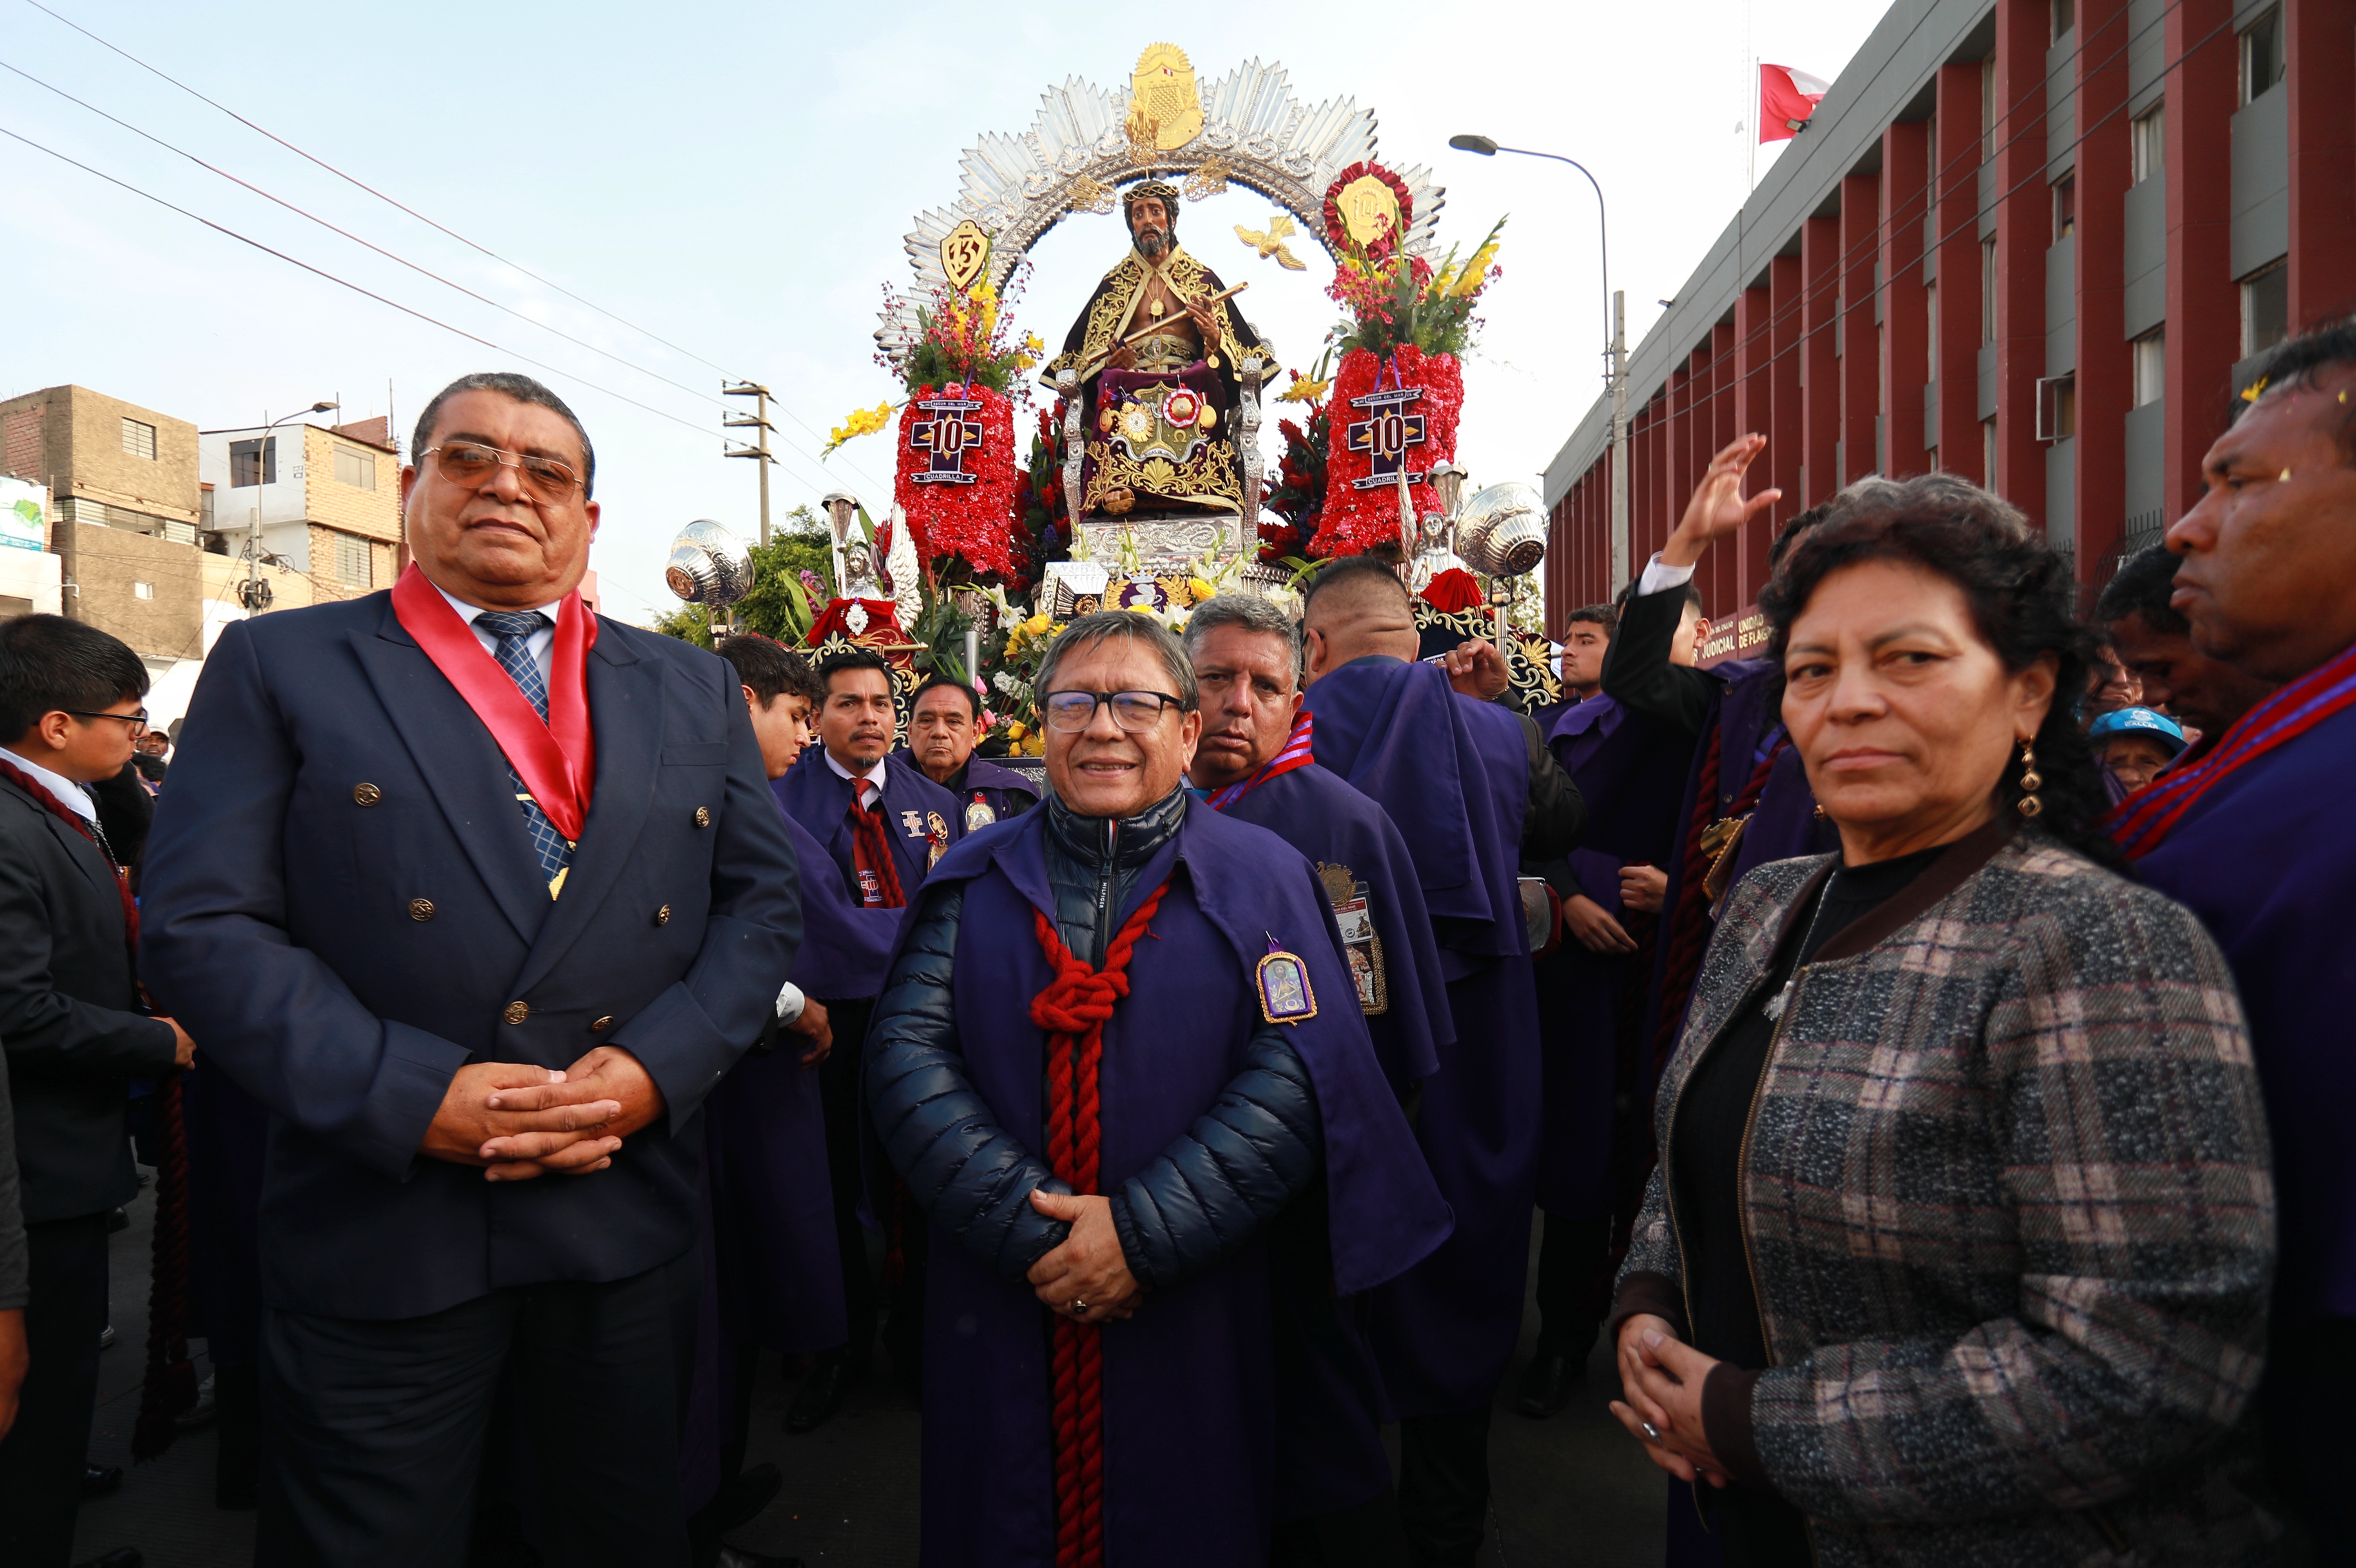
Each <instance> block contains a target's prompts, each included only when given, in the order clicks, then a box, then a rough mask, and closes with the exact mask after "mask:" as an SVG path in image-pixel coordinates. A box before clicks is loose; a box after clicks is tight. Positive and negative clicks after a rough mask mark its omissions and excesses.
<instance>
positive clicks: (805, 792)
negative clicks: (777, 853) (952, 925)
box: [769, 746, 965, 1000]
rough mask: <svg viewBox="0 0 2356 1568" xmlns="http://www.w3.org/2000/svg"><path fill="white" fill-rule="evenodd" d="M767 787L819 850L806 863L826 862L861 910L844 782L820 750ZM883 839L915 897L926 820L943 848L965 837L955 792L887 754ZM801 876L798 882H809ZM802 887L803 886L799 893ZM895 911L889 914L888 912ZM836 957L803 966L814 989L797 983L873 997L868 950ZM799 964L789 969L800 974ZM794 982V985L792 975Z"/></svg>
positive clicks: (873, 969) (831, 995)
mask: <svg viewBox="0 0 2356 1568" xmlns="http://www.w3.org/2000/svg"><path fill="white" fill-rule="evenodd" d="M769 792H770V793H771V794H772V795H776V797H777V804H778V805H782V806H784V807H785V808H786V815H787V816H789V817H791V818H792V819H793V820H794V821H796V822H798V823H799V824H801V826H802V828H803V830H804V831H806V832H807V833H808V834H809V836H810V837H812V838H815V839H817V840H818V842H819V847H820V848H822V849H823V850H824V851H825V855H824V856H823V857H822V858H819V859H813V860H811V861H809V862H808V863H809V864H810V865H813V866H816V865H820V864H823V863H824V860H826V859H831V860H832V861H833V862H834V867H835V869H836V871H837V872H838V873H839V874H840V875H841V879H842V891H843V893H844V895H845V897H847V898H848V899H849V900H850V901H851V904H852V905H853V906H854V907H860V908H864V907H865V905H864V903H863V902H862V900H861V898H860V891H859V868H858V865H857V863H856V861H855V860H854V859H853V858H852V856H851V781H850V780H849V779H846V778H844V777H843V776H842V775H841V774H840V773H836V772H835V771H834V770H833V769H832V768H830V767H828V766H827V765H826V748H824V747H823V746H812V747H810V748H809V750H807V751H805V752H803V753H802V756H801V761H799V762H798V763H795V764H794V765H793V766H792V767H791V768H789V769H787V771H786V774H785V776H784V777H783V778H779V779H772V780H771V781H770V782H769ZM883 818H884V836H885V837H887V838H888V839H890V841H891V844H892V859H893V861H894V866H895V867H896V869H898V871H899V873H900V891H901V892H902V894H903V895H905V897H906V899H907V901H909V902H910V903H914V902H916V889H917V887H918V886H919V885H921V884H922V883H923V881H924V880H925V873H926V870H927V869H929V867H930V866H931V864H932V841H933V836H934V835H935V833H936V831H937V830H936V829H935V827H933V823H934V820H935V819H936V818H937V819H938V820H939V822H940V824H941V829H942V830H945V831H940V837H941V838H942V841H943V843H944V844H945V845H954V844H955V843H956V842H957V841H958V839H960V838H962V837H965V814H964V813H963V812H962V811H960V810H959V809H958V801H957V797H956V796H955V795H951V794H949V792H948V791H947V790H945V789H943V788H942V787H941V786H940V785H938V784H935V783H934V782H933V781H932V780H930V779H928V778H926V776H925V774H924V771H923V770H922V769H920V768H918V767H917V766H916V763H915V762H914V761H913V760H911V759H910V758H908V757H907V756H906V755H905V754H904V753H901V752H894V753H893V754H892V755H891V756H890V757H888V758H887V759H886V760H885V762H884V765H883ZM814 880H817V879H816V878H815V877H814V876H805V877H804V878H803V881H804V882H805V883H808V882H810V881H814ZM805 891H807V890H805ZM892 913H893V914H894V916H895V917H896V916H897V915H898V914H899V911H897V910H894V911H893V912H892ZM838 956H841V957H842V958H843V960H844V962H843V963H842V964H841V965H840V966H838V967H831V968H827V969H814V970H812V971H810V973H811V974H812V975H814V976H816V977H817V978H818V980H819V986H818V987H817V988H816V989H812V988H811V987H808V986H804V987H802V988H803V989H804V990H806V991H809V994H810V995H811V996H814V997H825V998H828V999H829V1000H834V999H840V998H849V997H873V996H874V995H875V994H876V993H877V992H879V991H881V990H882V989H883V964H882V963H881V962H880V961H871V959H872V958H873V955H872V954H869V953H867V952H864V951H854V952H851V953H849V954H845V955H838ZM801 972H802V971H800V970H799V969H797V970H796V973H797V974H799V973H801ZM796 984H800V982H799V981H798V980H797V981H796Z"/></svg>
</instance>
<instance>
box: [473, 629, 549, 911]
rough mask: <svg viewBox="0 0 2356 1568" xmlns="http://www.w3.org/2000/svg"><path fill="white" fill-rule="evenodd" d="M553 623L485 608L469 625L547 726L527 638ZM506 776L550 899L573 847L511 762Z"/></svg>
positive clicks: (543, 691)
mask: <svg viewBox="0 0 2356 1568" xmlns="http://www.w3.org/2000/svg"><path fill="white" fill-rule="evenodd" d="M475 624H476V625H477V626H479V627H481V628H482V629H483V630H484V631H486V632H488V633H490V635H492V636H494V637H496V638H498V652H497V653H496V654H494V655H493V657H494V658H496V659H498V661H499V667H500V668H501V669H503V670H505V671H507V672H508V678H509V680H512V681H514V682H515V683H516V689H517V690H518V691H520V692H522V693H523V696H524V700H525V701H527V702H529V703H530V704H531V706H532V710H533V711H534V712H536V713H538V714H539V715H540V721H541V723H543V724H545V723H547V722H548V682H547V681H546V680H545V679H544V678H542V677H541V673H540V664H539V661H537V660H536V659H534V658H533V657H532V656H531V647H530V644H531V638H532V634H533V633H535V632H537V631H539V630H540V629H541V627H543V626H552V625H554V624H556V623H554V622H553V621H551V620H550V619H549V618H548V617H547V616H546V615H543V614H541V613H540V612H539V611H537V610H486V611H484V612H483V613H481V614H479V615H477V616H476V617H475ZM508 778H509V781H510V782H512V783H513V784H514V785H515V797H516V804H517V805H519V806H521V807H522V808H523V825H524V828H525V830H526V831H527V832H529V833H530V835H531V848H532V851H533V852H534V853H535V854H537V855H538V856H539V857H540V869H541V872H542V874H544V875H545V876H546V877H547V878H548V896H549V897H550V898H554V897H555V896H556V895H557V894H558V893H559V892H561V891H563V888H564V871H565V868H567V867H568V866H570V865H572V863H573V845H572V843H571V842H570V841H569V840H567V839H566V838H565V837H564V835H562V833H559V832H558V831H557V830H556V824H554V823H552V822H551V821H549V819H548V813H546V812H544V811H542V810H541V808H540V802H538V801H536V800H534V799H532V797H531V792H530V790H528V789H526V788H524V784H523V779H522V777H521V776H520V775H519V774H518V773H517V772H516V771H515V767H514V764H512V763H510V764H509V767H508Z"/></svg>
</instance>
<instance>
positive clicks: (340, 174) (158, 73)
mask: <svg viewBox="0 0 2356 1568" xmlns="http://www.w3.org/2000/svg"><path fill="white" fill-rule="evenodd" d="M25 3H26V4H27V5H30V6H32V7H33V9H35V10H36V11H38V12H40V13H42V14H43V15H44V16H49V17H51V18H53V19H55V20H57V21H59V22H62V23H64V24H65V25H66V26H67V27H71V28H72V29H73V30H74V31H75V32H77V33H80V35H81V36H82V37H86V38H88V39H89V40H90V41H91V42H92V43H94V44H97V45H98V46H99V47H101V48H105V49H108V50H110V51H112V53H114V54H117V55H120V56H122V57H123V59H127V60H129V61H130V62H131V63H132V64H133V65H135V66H137V67H138V68H139V69H142V70H144V71H146V72H147V73H149V74H150V75H152V76H155V77H157V78H159V79H161V80H165V81H167V82H169V83H171V84H172V85H173V86H174V87H177V88H178V89H179V90H180V91H182V92H185V93H187V95H188V96H189V97H191V98H193V99H195V100H197V101H198V102H200V103H203V104H206V105H208V106H209V107H211V108H213V109H217V110H219V111H220V112H221V113H223V114H226V115H228V116H229V117H230V119H232V120H234V121H236V122H237V123H239V124H241V125H242V126H244V127H245V128H246V129H248V130H249V131H252V132H253V133H255V134H257V135H261V136H266V137H268V138H269V139H270V140H271V141H273V142H275V143H277V144H279V145H280V146H282V147H284V148H285V149H286V150H287V151H288V152H290V153H293V154H294V155H295V156H296V157H299V158H302V159H304V160H305V161H306V162H308V163H312V164H315V165H317V166H318V167H320V168H323V169H325V170H327V173H329V174H331V175H333V176H336V177H337V179H339V180H342V181H344V182H345V183H346V184H348V185H349V186H352V187H354V188H356V189H359V190H361V191H365V192H366V193H368V194H369V196H372V197H376V198H377V199H378V200H379V201H381V202H383V203H385V204H386V205H387V206H389V207H391V208H395V209H397V210H399V211H401V212H404V213H407V214H408V215H409V216H410V217H412V218H413V219H417V221H418V222H420V223H423V224H424V225H425V226H426V227H427V228H429V229H434V230H435V231H437V232H439V233H442V234H446V235H448V236H449V237H450V238H451V239H453V240H456V241H457V242H458V243H459V244H461V245H464V246H466V248H467V249H468V250H471V251H477V252H478V253H480V254H482V255H485V256H487V257H489V258H490V259H491V260H492V261H497V262H498V263H499V265H501V266H503V267H510V268H513V269H514V270H515V271H516V272H520V273H522V274H523V275H524V276H525V277H527V278H530V280H532V282H534V283H539V284H541V286H542V287H544V288H550V289H553V290H555V291H556V292H557V293H561V294H562V295H563V296H564V297H565V298H567V299H569V300H572V301H573V302H574V303H576V304H581V305H584V306H585V307H587V308H588V309H590V310H593V311H595V312H596V313H597V314H598V315H602V316H604V317H605V318H606V319H607V320H609V321H616V322H619V323H620V324H621V325H624V326H626V327H628V328H629V329H630V330H631V331H632V332H635V333H637V335H638V336H641V337H645V338H648V339H649V340H650V341H652V342H655V343H659V344H661V345H662V346H663V347H665V348H668V349H669V350H670V351H671V352H672V353H674V354H678V355H681V356H683V357H686V358H689V359H692V360H694V361H695V362H696V363H697V364H699V365H702V366H704V367H706V368H710V369H713V370H717V371H719V372H720V373H721V375H722V376H723V378H726V379H732V380H739V381H741V380H744V379H745V378H744V377H742V376H732V375H730V373H729V371H728V370H727V368H725V367H724V366H722V365H719V364H717V363H715V362H713V361H712V360H710V359H706V358H705V357H703V356H702V355H701V354H697V353H695V352H693V351H692V350H691V349H687V348H683V347H680V345H678V344H676V343H673V342H671V341H670V340H669V338H667V337H664V336H660V335H659V334H657V333H654V332H651V331H648V329H647V328H645V327H643V326H640V325H637V323H636V322H634V321H631V320H629V319H628V318H627V317H626V316H623V315H617V314H616V313H615V312H613V311H610V310H607V309H606V308H605V306H604V305H601V304H596V303H595V302H594V301H593V300H590V299H587V298H584V296H582V295H580V294H577V293H573V291H572V290H571V289H568V288H566V287H565V286H564V285H563V284H562V283H556V282H554V281H553V280H552V279H549V278H545V277H542V276H541V274H540V273H538V272H533V271H532V270H531V269H530V268H529V267H527V266H524V265H523V264H522V263H520V262H518V261H509V260H508V258H506V257H505V256H502V255H500V254H499V253H498V251H494V250H492V249H491V248H490V247H488V246H487V245H484V244H481V243H478V242H477V241H476V240H469V239H467V238H466V236H465V235H464V234H461V233H459V232H458V231H457V230H456V229H452V228H450V227H449V226H448V225H447V224H444V223H438V222H436V221H434V219H431V218H428V217H426V216H425V214H423V213H422V212H420V211H418V210H417V209H416V208H412V207H410V206H408V205H407V204H405V203H403V202H402V201H399V200H397V199H395V198H394V197H391V196H388V195H386V194H385V193H384V192H383V191H380V190H379V189H377V188H376V187H374V186H372V185H369V184H368V183H367V182H366V181H364V180H362V179H360V178H359V177H358V176H353V175H348V174H346V173H345V172H344V171H343V170H341V169H339V168H337V166H336V165H333V164H331V163H329V162H327V160H326V159H325V158H322V157H319V156H317V155H315V154H312V153H308V152H305V150H304V149H302V148H301V147H298V146H296V145H295V144H294V143H292V142H290V141H288V140H287V139H286V138H285V137H284V136H281V135H279V134H278V133H276V132H274V131H271V130H268V129H266V128H264V127H262V126H261V125H258V124H256V123H254V122H252V121H251V120H249V119H247V118H246V117H245V116H244V115H242V114H240V113H239V112H237V111H236V110H234V109H231V108H230V107H229V105H227V104H225V103H222V102H220V101H218V100H215V99H211V98H208V97H206V96H205V95H204V94H203V93H201V92H198V91H197V90H196V89H195V88H193V87H190V86H189V85H188V84H187V82H185V81H182V80H179V79H178V78H177V77H175V76H173V75H171V74H170V73H168V72H166V71H165V70H162V69H158V68H157V67H155V66H152V65H149V64H148V63H147V62H146V61H145V60H144V59H140V58H139V57H138V56H137V55H134V54H133V53H132V52H131V51H130V50H128V49H126V48H122V47H121V46H120V45H118V44H113V43H110V42H109V41H108V40H106V39H105V38H102V37H99V36H98V35H97V34H96V33H93V32H91V30H90V29H89V28H88V27H83V26H82V25H81V24H80V23H79V22H76V21H74V20H72V19H71V18H70V17H67V16H59V14H58V13H57V12H55V11H52V10H50V9H49V8H48V6H47V5H42V4H41V0H25ZM12 69H13V68H12ZM18 74H19V75H22V74H23V73H22V72H18ZM27 80H31V79H29V78H27ZM41 85H42V86H44V87H46V86H48V83H47V82H43V83H41ZM51 91H56V90H55V89H51ZM60 96H63V94H60ZM76 101H79V100H76ZM83 107H85V108H87V107H89V106H88V105H87V104H85V105H83ZM94 112H95V111H94ZM107 118H109V119H113V116H112V115H108V116H107ZM115 123H117V124H121V123H122V122H120V121H116V122H115ZM141 134H142V135H145V132H142V133H141ZM151 140H152V138H151ZM44 150H45V151H46V150H47V149H44ZM173 151H175V152H177V151H179V149H178V148H177V147H176V148H174V149H173ZM184 156H185V155H184ZM195 161H198V162H201V160H195ZM206 166H208V167H210V165H206ZM215 172H217V173H218V172H219V171H215ZM225 177H230V178H234V177H235V176H225ZM238 183H240V184H241V185H242V184H244V182H243V181H239V182H238ZM249 188H252V187H249ZM263 194H266V193H263ZM271 199H273V200H276V199H277V198H276V197H272V198H271ZM304 216H305V217H308V216H310V215H309V214H307V213H305V215H304ZM329 227H333V226H332V225H330V226H329ZM338 232H341V230H338ZM347 238H349V236H347ZM359 242H360V243H361V244H367V243H368V241H366V240H361V241H359ZM369 248H370V249H371V250H373V249H375V247H373V246H371V247H369ZM387 254H390V252H387ZM393 259H394V260H396V261H399V260H400V258H399V257H394V258H393ZM402 264H403V265H408V264H409V263H406V262H404V263H402ZM419 270H420V271H423V269H422V268H421V269H419ZM429 275H430V274H429ZM452 286H453V287H456V286H457V285H455V284H453V285H452ZM467 292H470V293H471V291H467ZM476 297H477V298H480V297H481V296H480V295H477V296H476ZM500 308H502V309H505V308H506V307H504V306H502V307H500ZM510 314H512V313H510ZM526 319H530V318H529V317H527V318H526ZM549 330H550V331H552V332H553V331H555V330H556V329H555V328H553V327H551V328H549ZM558 336H564V335H563V334H562V333H559V334H558ZM575 341H578V340H577V339H576V340H575ZM598 352H600V353H603V352H605V351H604V350H602V349H600V350H598ZM609 357H611V356H609ZM633 368H637V367H633ZM645 374H648V375H654V374H655V372H653V371H650V370H649V371H646V372H645ZM658 379H666V380H667V379H669V378H667V377H663V378H658ZM584 384H585V383H584ZM671 384H672V385H673V386H677V385H678V384H679V383H677V382H675V381H674V382H672V383H671ZM697 395H698V396H701V395H702V394H701V393H699V394H697ZM723 406H724V405H723ZM779 411H780V412H782V413H783V414H785V416H786V417H787V419H789V420H792V421H794V422H795V423H796V424H798V425H800V426H801V427H802V429H803V430H805V431H808V432H809V433H810V435H811V436H812V437H814V438H817V439H819V440H821V441H822V440H825V439H826V438H825V437H824V436H821V435H819V432H818V430H817V429H816V428H815V427H813V426H812V425H811V424H810V423H809V421H807V420H804V419H803V418H802V417H801V416H800V415H799V414H797V413H795V412H794V411H792V410H791V409H787V408H780V410H779ZM796 450H797V451H799V450H801V449H800V448H796ZM804 455H808V453H804ZM816 461H818V462H819V464H820V466H821V467H822V466H823V465H824V463H825V460H824V459H823V458H819V459H817V460H816ZM853 466H855V465H853ZM859 473H860V475H861V476H862V478H864V479H865V480H866V481H867V483H868V484H869V485H881V483H882V482H881V481H879V480H877V479H876V478H875V477H874V476H873V475H870V474H868V473H866V471H865V470H864V469H860V470H859Z"/></svg>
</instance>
